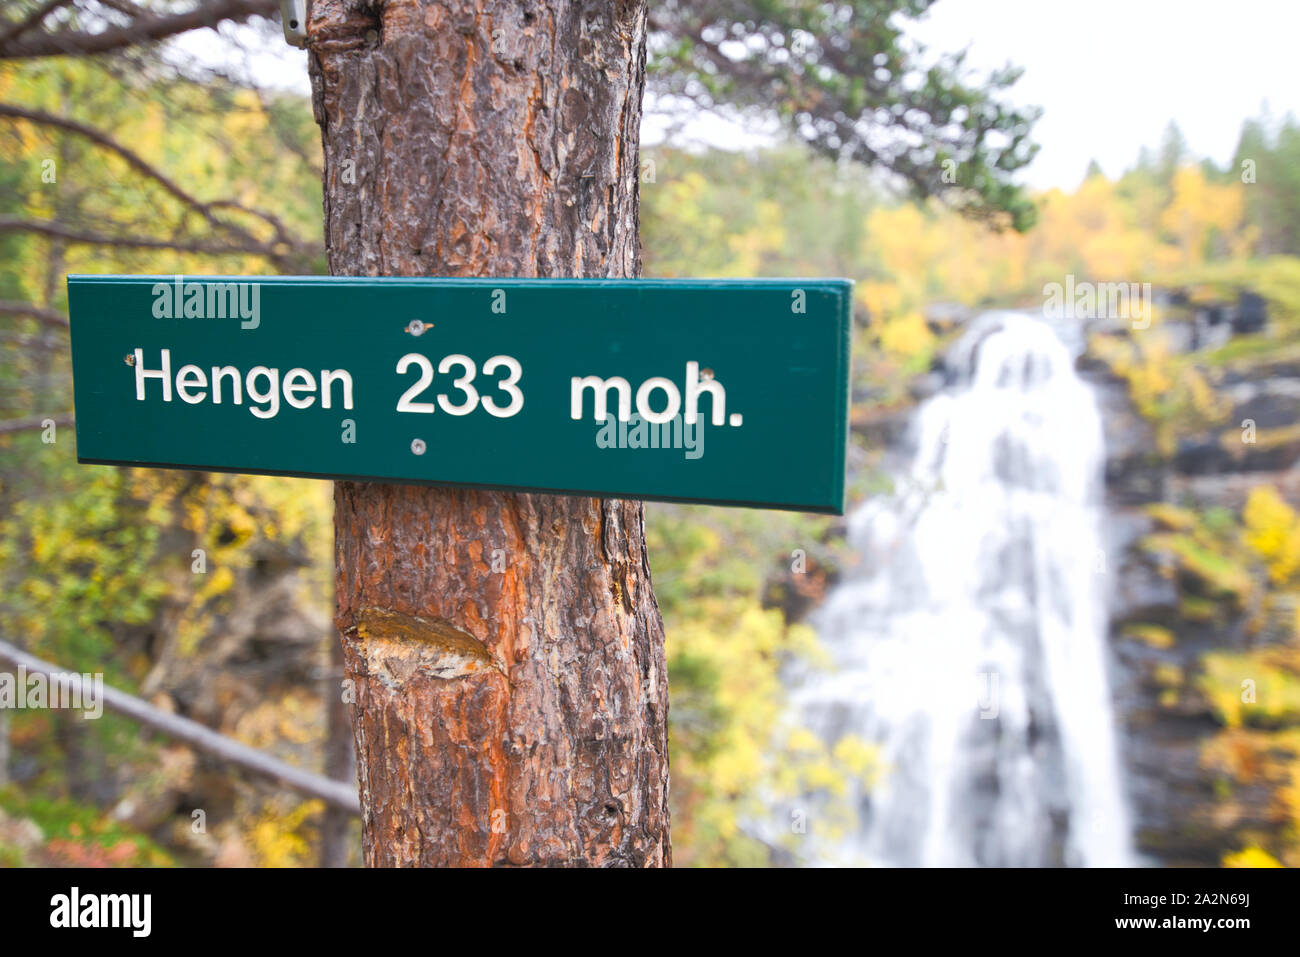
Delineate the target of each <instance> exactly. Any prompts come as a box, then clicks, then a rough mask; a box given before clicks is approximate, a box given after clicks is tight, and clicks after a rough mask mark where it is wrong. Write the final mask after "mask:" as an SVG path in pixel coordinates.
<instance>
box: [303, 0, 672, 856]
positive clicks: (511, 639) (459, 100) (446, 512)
mask: <svg viewBox="0 0 1300 957" xmlns="http://www.w3.org/2000/svg"><path fill="white" fill-rule="evenodd" d="M645 19H646V10H645V3H644V0H509V2H505V0H477V2H476V0H445V2H434V0H381V2H368V3H361V2H356V0H351V2H349V0H314V2H313V4H312V8H311V15H310V23H309V26H308V32H309V36H310V38H311V39H310V48H311V72H312V83H313V99H314V105H315V111H316V119H317V122H318V123H319V124H320V127H321V131H322V141H323V143H324V150H325V233H326V245H327V251H328V255H329V265H330V270H331V272H332V273H334V274H340V275H438V276H544V277H603V278H624V277H630V276H636V275H637V274H638V273H639V271H640V257H639V246H638V241H637V178H638V177H637V174H638V146H637V139H638V133H639V125H640V119H641V96H642V91H643V86H644V75H645ZM502 454H509V452H508V450H503V451H502ZM334 525H335V549H336V565H337V587H336V593H337V615H336V623H337V625H338V627H339V630H340V632H341V634H342V636H343V648H344V655H345V659H346V670H347V674H348V677H349V678H350V679H351V680H352V682H353V683H354V690H355V698H356V700H355V704H354V706H353V719H354V720H353V728H354V735H355V741H356V751H357V763H358V778H359V783H360V787H361V799H362V806H363V834H364V857H365V860H366V862H367V864H369V865H371V866H394V865H597V866H609V865H614V866H619V865H623V866H659V865H667V864H669V863H670V860H671V852H670V847H669V839H668V803H667V802H668V757H667V710H668V697H667V691H668V689H667V678H666V673H665V667H664V650H663V624H662V621H661V619H660V616H659V610H658V606H657V605H656V603H655V599H654V593H653V591H652V589H651V582H650V570H649V565H648V562H647V558H646V548H645V537H644V533H643V526H642V509H641V505H640V503H637V502H628V501H615V500H599V499H590V498H565V497H555V496H544V495H519V494H507V493H494V492H483V491H472V490H445V489H430V488H417V487H408V486H397V485H385V484H379V483H347V482H340V483H338V484H337V486H336V490H335V518H334Z"/></svg>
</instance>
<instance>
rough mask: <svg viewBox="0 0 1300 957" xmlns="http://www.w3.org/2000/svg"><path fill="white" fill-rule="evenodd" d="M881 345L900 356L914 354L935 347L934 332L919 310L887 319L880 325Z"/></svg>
mask: <svg viewBox="0 0 1300 957" xmlns="http://www.w3.org/2000/svg"><path fill="white" fill-rule="evenodd" d="M879 335H880V345H881V347H882V348H883V349H885V350H886V351H888V352H893V353H896V354H898V355H900V356H914V355H918V354H920V353H922V352H925V351H926V350H929V349H931V348H933V347H934V341H935V338H934V333H932V332H931V331H930V328H929V326H927V325H926V323H925V317H924V316H922V315H921V314H920V313H919V312H909V313H906V314H905V315H902V316H899V317H897V318H896V319H886V320H885V321H884V322H883V323H882V324H881V327H880V334H879Z"/></svg>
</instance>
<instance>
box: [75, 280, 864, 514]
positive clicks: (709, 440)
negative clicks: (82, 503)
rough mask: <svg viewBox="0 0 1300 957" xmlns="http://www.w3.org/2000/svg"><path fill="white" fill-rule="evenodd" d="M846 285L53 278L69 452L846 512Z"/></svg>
mask: <svg viewBox="0 0 1300 957" xmlns="http://www.w3.org/2000/svg"><path fill="white" fill-rule="evenodd" d="M851 293H852V284H851V283H849V282H847V281H845V280H824V279H809V280H734V281H722V280H608V281H607V280H531V279H517V280H511V279H485V280H477V279H475V280H467V279H461V280H454V279H400V278H392V279H364V278H355V279H354V278H325V277H321V278H289V277H275V278H270V277H265V278H263V277H254V278H249V277H234V278H218V277H193V276H69V277H68V301H69V307H70V311H71V319H72V364H73V377H74V382H75V392H76V415H77V455H78V459H79V460H80V461H82V462H95V463H106V464H114V465H141V466H155V467H164V468H185V469H202V470H213V471H229V472H259V473H269V474H278V475H302V476H308V477H313V478H342V479H376V480H381V481H394V482H405V483H423V484H435V485H459V486H475V487H482V488H501V489H518V490H529V491H541V492H561V493H567V494H581V495H593V496H612V497H621V498H647V499H664V500H670V501H683V502H711V503H717V504H728V505H753V506H762V507H770V508H786V509H798V510H805V511H813V512H831V513H834V514H839V513H841V512H842V510H843V505H844V455H845V448H846V443H847V429H848V398H849V383H848V375H849V311H850V299H851Z"/></svg>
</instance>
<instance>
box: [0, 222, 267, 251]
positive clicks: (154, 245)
mask: <svg viewBox="0 0 1300 957" xmlns="http://www.w3.org/2000/svg"><path fill="white" fill-rule="evenodd" d="M12 232H26V233H34V234H36V235H38V236H49V237H50V238H52V239H62V240H65V241H67V242H70V243H84V244H86V245H90V246H120V247H122V248H124V249H171V250H175V251H176V252H183V253H206V254H208V255H211V256H226V255H239V254H248V253H251V254H253V255H257V256H266V257H267V258H269V259H273V260H277V261H279V260H281V259H283V255H282V254H281V253H280V252H279V251H278V250H276V249H274V248H272V247H271V246H268V245H266V244H264V243H256V242H253V243H246V244H239V243H217V242H207V241H204V240H201V239H153V238H150V237H147V236H114V235H113V234H111V233H100V232H95V231H93V230H87V229H76V228H74V227H72V226H65V225H64V224H62V223H56V222H54V221H53V220H48V219H22V218H21V217H18V216H0V233H12Z"/></svg>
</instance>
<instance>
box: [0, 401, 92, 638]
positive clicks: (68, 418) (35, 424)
mask: <svg viewBox="0 0 1300 957" xmlns="http://www.w3.org/2000/svg"><path fill="white" fill-rule="evenodd" d="M51 420H53V422H54V424H55V425H72V423H73V422H74V421H76V419H75V418H74V417H73V415H72V413H71V412H65V413H63V414H62V415H33V416H31V417H30V418H26V419H9V420H7V421H4V422H0V435H12V434H13V433H15V432H31V431H34V430H36V429H44V428H46V427H47V425H46V423H48V422H50V421H51ZM2 644H4V642H0V645H2Z"/></svg>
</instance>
